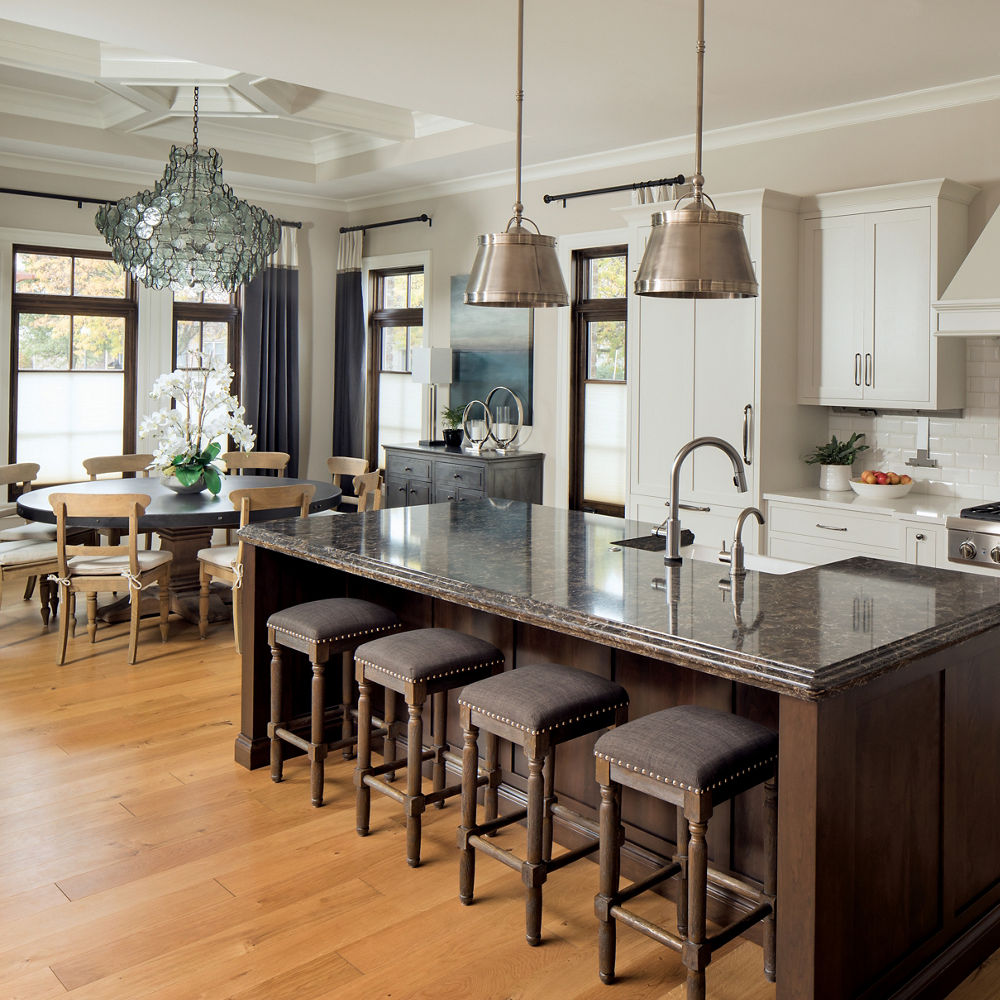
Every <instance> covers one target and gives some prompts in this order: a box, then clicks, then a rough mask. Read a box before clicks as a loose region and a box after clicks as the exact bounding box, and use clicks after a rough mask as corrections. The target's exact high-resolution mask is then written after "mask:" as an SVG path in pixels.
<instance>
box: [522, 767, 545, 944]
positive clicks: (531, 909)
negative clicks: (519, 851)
mask: <svg viewBox="0 0 1000 1000" xmlns="http://www.w3.org/2000/svg"><path fill="white" fill-rule="evenodd" d="M545 763H546V762H545V758H544V757H529V758H528V843H527V849H526V851H525V855H526V856H525V860H524V863H523V864H522V865H521V878H522V879H523V880H524V884H525V886H526V888H527V892H526V894H525V895H526V906H525V935H524V936H525V938H526V940H527V942H528V944H530V945H531V946H532V947H535V946H536V945H538V944H540V943H541V940H542V884H543V883H544V881H545V864H544V832H543V827H544V812H545V779H544V777H543V775H542V772H543V770H544V769H545Z"/></svg>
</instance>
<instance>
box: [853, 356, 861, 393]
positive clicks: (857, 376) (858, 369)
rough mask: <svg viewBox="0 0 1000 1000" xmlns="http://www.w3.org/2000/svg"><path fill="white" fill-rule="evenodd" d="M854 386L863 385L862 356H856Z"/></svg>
mask: <svg viewBox="0 0 1000 1000" xmlns="http://www.w3.org/2000/svg"><path fill="white" fill-rule="evenodd" d="M854 384H855V385H861V354H860V353H858V354H855V355H854Z"/></svg>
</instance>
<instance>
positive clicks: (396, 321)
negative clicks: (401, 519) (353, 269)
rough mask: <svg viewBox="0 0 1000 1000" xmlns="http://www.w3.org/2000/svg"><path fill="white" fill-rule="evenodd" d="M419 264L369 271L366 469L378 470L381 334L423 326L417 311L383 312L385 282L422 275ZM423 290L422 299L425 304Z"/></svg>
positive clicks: (420, 312) (398, 310)
mask: <svg viewBox="0 0 1000 1000" xmlns="http://www.w3.org/2000/svg"><path fill="white" fill-rule="evenodd" d="M423 273H424V267H423V265H422V264H414V265H411V266H409V267H387V268H382V269H380V270H377V271H371V272H370V274H369V282H370V289H371V298H370V300H369V301H370V302H371V303H372V310H371V313H370V315H369V317H368V363H367V365H366V370H365V378H366V381H367V384H368V392H367V400H366V405H365V458H367V459H368V467H369V468H371V469H375V468H377V467H378V383H379V375H380V374H381V373H382V371H383V368H382V330H383V329H385V328H386V327H391V326H407V327H409V326H423V325H424V310H423V308H422V307H421V308H419V309H386V308H384V307H383V303H384V302H385V279H386V278H390V277H395V276H396V275H400V274H423ZM426 294H427V291H426V289H425V290H424V296H425V299H424V301H426Z"/></svg>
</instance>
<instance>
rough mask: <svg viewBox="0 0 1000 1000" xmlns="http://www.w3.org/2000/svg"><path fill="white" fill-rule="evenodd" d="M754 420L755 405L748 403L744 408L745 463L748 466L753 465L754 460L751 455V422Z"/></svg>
mask: <svg viewBox="0 0 1000 1000" xmlns="http://www.w3.org/2000/svg"><path fill="white" fill-rule="evenodd" d="M752 419H753V404H751V403H747V405H746V406H744V407H743V461H744V462H746V464H747V465H752V464H753V458H752V457H751V455H750V436H751V434H750V421H751V420H752Z"/></svg>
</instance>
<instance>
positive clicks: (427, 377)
mask: <svg viewBox="0 0 1000 1000" xmlns="http://www.w3.org/2000/svg"><path fill="white" fill-rule="evenodd" d="M411 355H412V357H411V361H410V374H411V377H412V378H413V381H414V382H420V383H421V384H423V385H429V386H430V392H429V393H428V394H427V399H428V406H429V407H430V410H429V413H428V415H427V417H428V419H427V430H428V432H429V433H430V439H429V440H427V441H419V442H418V444H422V445H442V446H443V445H444V441H438V440H435V439H436V438H437V387H438V386H439V385H450V384H451V349H450V348H448V347H414V348H413V350H412V351H411Z"/></svg>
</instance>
